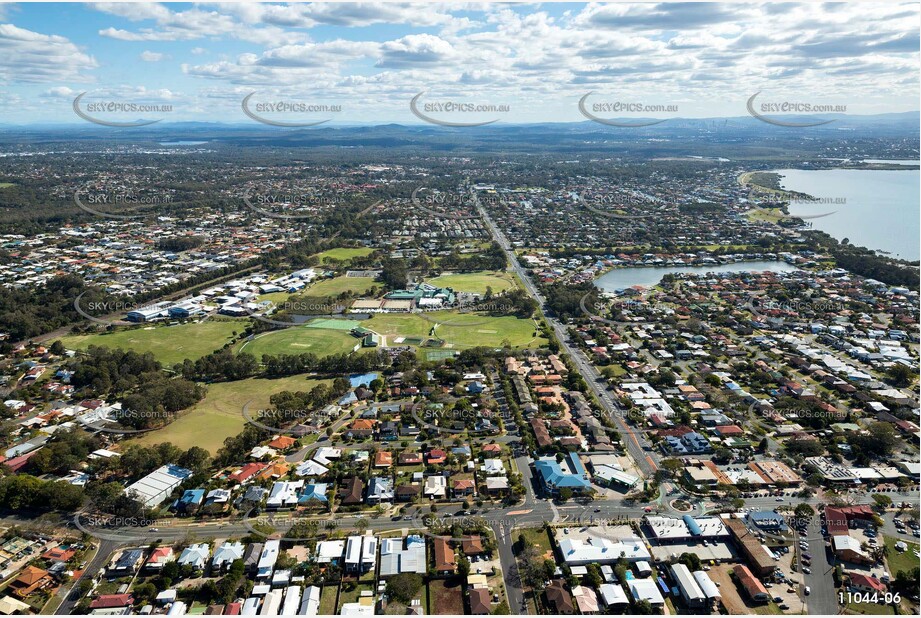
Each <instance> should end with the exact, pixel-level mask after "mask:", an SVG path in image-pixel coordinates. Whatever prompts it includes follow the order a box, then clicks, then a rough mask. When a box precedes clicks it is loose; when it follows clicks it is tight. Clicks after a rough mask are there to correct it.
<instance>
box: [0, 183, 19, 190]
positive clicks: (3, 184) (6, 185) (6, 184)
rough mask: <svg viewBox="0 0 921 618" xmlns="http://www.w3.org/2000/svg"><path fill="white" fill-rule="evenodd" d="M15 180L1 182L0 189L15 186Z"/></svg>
mask: <svg viewBox="0 0 921 618" xmlns="http://www.w3.org/2000/svg"><path fill="white" fill-rule="evenodd" d="M15 186H16V183H15V182H0V189H8V188H10V187H15Z"/></svg>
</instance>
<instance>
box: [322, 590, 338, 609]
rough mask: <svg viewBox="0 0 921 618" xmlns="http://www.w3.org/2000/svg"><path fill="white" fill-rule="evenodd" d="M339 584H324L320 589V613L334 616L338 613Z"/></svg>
mask: <svg viewBox="0 0 921 618" xmlns="http://www.w3.org/2000/svg"><path fill="white" fill-rule="evenodd" d="M338 591H339V587H338V586H323V588H322V590H321V591H320V612H319V613H320V615H321V616H333V615H335V614H336V594H337V593H338Z"/></svg>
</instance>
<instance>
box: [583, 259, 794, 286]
mask: <svg viewBox="0 0 921 618" xmlns="http://www.w3.org/2000/svg"><path fill="white" fill-rule="evenodd" d="M766 270H769V271H771V272H790V271H793V270H797V268H796V266H792V265H791V264H787V263H786V262H777V261H768V260H753V261H750V262H736V263H734V264H713V265H709V266H631V267H628V268H615V269H614V270H610V271H608V272H606V273H605V274H603V275H601V276H600V277H598V278H597V279H595V286H596V287H598V288H599V289H601V290H602V291H604V292H616V291H617V290H624V289H627V288H631V287H633V286H635V285H640V286H643V287H646V288H649V287H652V286H654V285H657V284H658V283H659V282H660V281H662V277H664V276H665V275H669V274H672V273H682V274H688V273H692V274H696V275H706V274H707V273H754V272H764V271H766Z"/></svg>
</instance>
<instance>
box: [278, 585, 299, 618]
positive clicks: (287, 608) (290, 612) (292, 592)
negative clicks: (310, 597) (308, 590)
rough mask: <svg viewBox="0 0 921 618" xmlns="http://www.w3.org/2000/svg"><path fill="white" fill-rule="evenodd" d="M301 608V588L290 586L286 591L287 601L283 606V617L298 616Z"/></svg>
mask: <svg viewBox="0 0 921 618" xmlns="http://www.w3.org/2000/svg"><path fill="white" fill-rule="evenodd" d="M300 607H301V587H300V586H288V588H287V589H286V590H285V601H284V603H282V606H281V615H282V616H296V615H297V611H298V610H299V609H300Z"/></svg>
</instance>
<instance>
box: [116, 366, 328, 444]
mask: <svg viewBox="0 0 921 618" xmlns="http://www.w3.org/2000/svg"><path fill="white" fill-rule="evenodd" d="M324 382H325V383H328V382H331V380H308V379H306V378H305V377H304V376H303V375H299V376H290V377H287V378H279V379H277V380H265V379H262V378H248V379H246V380H238V381H236V382H219V383H216V384H209V385H208V394H207V395H206V396H205V398H204V399H202V400H201V401H200V402H198V404H196V405H195V406H194V407H192V408H190V409H189V410H188V411H187V412H184V413H183V414H182V416H181V417H180V418H178V419H176V420H175V421H173V422H172V423H170V424H169V425H167V426H166V427H164V428H163V429H160V430H157V431H151V432H150V433H146V434H144V435H143V436H141V437H139V438H138V439H137V440H134V441H135V442H137V443H139V444H144V445H150V444H159V443H160V442H172V443H173V444H175V445H176V446H178V447H180V448H183V449H187V448H189V447H192V446H200V447H202V448H203V449H206V450H207V451H208V452H210V453H211V454H212V455H214V454H215V453H216V452H217V450H218V449H219V448H220V447H221V446H223V444H224V440H226V439H227V438H229V437H231V436H235V435H237V434H238V433H240V432H241V431H242V430H243V426H244V425H245V424H246V419H245V418H244V417H243V406H244V405H245V404H246V403H247V402H248V401H252V403H250V404H249V406H248V407H247V410H248V412H249V413H250V416H251V417H252V418H258V411H259V410H261V409H268V408H269V407H271V404H270V403H269V397H271V396H272V395H274V394H275V393H280V392H282V391H295V392H296V391H309V390H310V389H312V388H313V387H315V386H316V385H317V384H321V383H324Z"/></svg>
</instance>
